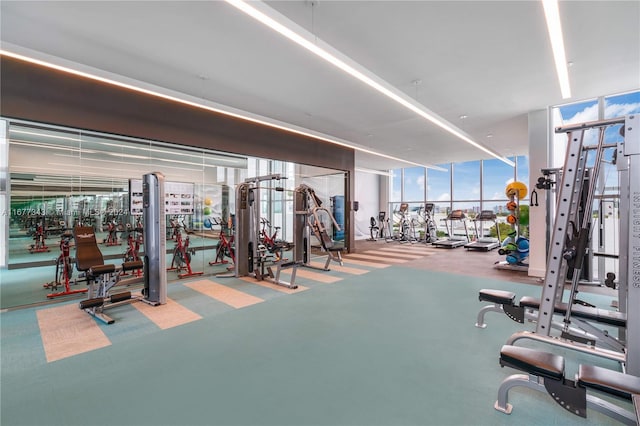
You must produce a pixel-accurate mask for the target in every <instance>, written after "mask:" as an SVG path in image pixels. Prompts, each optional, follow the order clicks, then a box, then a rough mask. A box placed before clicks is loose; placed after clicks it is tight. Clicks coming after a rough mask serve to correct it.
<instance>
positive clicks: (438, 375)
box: [0, 242, 615, 425]
mask: <svg viewBox="0 0 640 426" xmlns="http://www.w3.org/2000/svg"><path fill="white" fill-rule="evenodd" d="M497 260H501V256H499V255H498V253H497V252H496V251H493V252H489V253H485V252H467V251H465V250H464V249H462V248H458V249H453V250H448V249H437V248H433V247H426V246H424V245H418V244H416V245H399V244H395V243H389V244H386V243H383V242H375V243H374V242H359V243H358V254H353V255H347V256H345V267H344V268H339V267H333V268H332V271H330V272H323V273H318V272H316V271H310V270H303V269H300V270H299V274H298V278H297V283H298V284H299V285H300V286H301V288H300V289H298V290H295V291H291V290H287V289H284V288H282V287H275V286H269V285H259V283H256V282H254V281H253V280H241V279H235V278H231V279H222V278H215V277H197V278H194V279H191V280H188V281H177V282H171V283H170V285H169V286H168V296H169V298H170V302H169V303H168V304H167V305H163V306H161V307H156V308H145V306H146V305H143V304H141V303H133V304H130V305H123V306H120V307H117V308H114V309H112V310H110V311H108V313H109V315H110V316H112V317H113V318H114V319H115V320H116V322H115V323H114V324H112V325H104V324H102V323H99V322H97V321H95V320H94V319H93V318H91V317H89V316H88V315H86V314H84V313H82V312H81V311H79V309H77V301H69V302H61V303H57V304H55V305H47V306H41V307H31V308H26V309H20V310H15V311H9V312H3V313H2V314H1V315H0V319H1V324H0V326H1V331H2V340H1V343H2V346H1V349H2V351H1V354H0V355H1V359H0V360H1V364H2V371H1V379H2V385H1V390H2V392H1V403H2V406H1V408H2V410H1V417H0V423H1V424H2V425H406V424H412V425H502V424H504V425H540V424H545V425H551V424H558V425H571V424H576V425H578V424H580V425H585V424H586V425H596V424H598V425H601V424H614V422H613V421H612V420H611V419H609V418H607V417H605V416H602V415H600V414H599V413H596V412H594V411H589V413H588V414H589V418H588V419H586V420H584V419H582V418H579V417H575V416H573V415H571V414H569V413H567V412H566V411H564V409H562V408H561V407H560V406H558V405H557V404H555V403H554V402H553V401H552V400H551V398H550V397H549V396H548V395H543V394H541V393H538V392H534V391H532V390H529V389H525V388H516V389H514V390H513V391H512V392H511V403H512V404H513V405H514V409H513V413H512V414H511V415H505V414H502V413H499V412H497V411H496V410H494V409H493V403H494V401H495V399H496V394H497V389H498V386H499V384H500V382H501V381H502V379H504V378H505V377H506V376H508V375H510V374H514V373H516V371H514V370H511V369H509V368H505V369H502V368H500V366H499V365H498V354H499V351H500V347H501V346H502V345H503V344H504V342H505V340H506V339H507V338H508V337H509V336H510V335H511V334H512V333H514V332H516V331H520V330H522V329H531V328H532V326H531V325H530V324H529V325H527V324H525V325H522V324H516V323H514V322H512V321H510V320H508V319H507V318H506V317H505V316H501V315H499V314H497V313H490V314H488V315H487V318H486V320H487V323H488V327H487V328H486V329H478V328H476V327H474V323H475V320H476V315H477V313H478V310H479V309H480V308H481V307H482V306H483V305H482V304H481V303H480V302H478V297H477V296H478V290H479V289H481V288H496V289H502V290H510V291H514V292H515V293H516V294H518V296H522V295H532V296H539V294H540V291H541V290H540V287H539V283H538V282H537V280H534V279H530V278H528V277H526V274H523V273H514V272H509V271H498V270H494V269H493V263H494V262H495V261H497ZM318 261H321V259H318ZM614 296H615V295H614V294H613V293H612V292H611V291H610V290H608V289H601V288H595V287H593V288H586V289H584V291H583V293H582V294H581V297H582V298H583V299H585V300H587V301H589V302H591V303H594V304H596V305H598V306H599V307H603V308H606V307H608V306H609V305H610V303H611V301H612V299H613V298H614ZM526 345H527V346H529V347H536V346H535V345H534V344H533V343H527V344H526ZM549 350H551V351H553V352H554V353H557V354H560V355H564V356H565V357H566V359H567V375H568V376H569V377H571V376H572V375H573V373H574V372H575V371H576V370H577V364H578V363H580V362H584V363H591V364H596V365H601V366H604V367H608V368H615V365H613V363H612V362H609V361H606V360H603V359H600V358H595V357H592V356H589V355H584V354H577V353H573V352H566V351H563V350H561V349H559V348H552V349H549Z"/></svg>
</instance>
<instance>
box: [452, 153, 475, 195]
mask: <svg viewBox="0 0 640 426" xmlns="http://www.w3.org/2000/svg"><path fill="white" fill-rule="evenodd" d="M453 199H454V200H480V161H467V162H465V163H455V164H454V166H453Z"/></svg>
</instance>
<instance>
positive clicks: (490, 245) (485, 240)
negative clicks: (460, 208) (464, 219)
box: [464, 210, 502, 251]
mask: <svg viewBox="0 0 640 426" xmlns="http://www.w3.org/2000/svg"><path fill="white" fill-rule="evenodd" d="M472 221H473V228H474V230H475V232H476V240H475V241H472V242H470V243H467V244H465V245H464V248H466V249H473V250H482V251H490V250H493V249H495V248H498V247H500V241H502V239H501V238H500V227H499V226H498V221H497V220H496V214H495V213H494V212H493V211H492V210H482V211H481V212H480V214H479V215H478V216H476V217H475V218H473V219H472ZM484 222H493V226H495V227H496V235H497V238H491V237H485V236H484V226H483V223H484ZM478 223H480V227H479V228H478Z"/></svg>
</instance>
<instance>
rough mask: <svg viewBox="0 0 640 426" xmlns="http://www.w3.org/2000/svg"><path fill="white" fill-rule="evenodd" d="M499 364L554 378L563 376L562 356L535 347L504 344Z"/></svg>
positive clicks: (560, 378)
mask: <svg viewBox="0 0 640 426" xmlns="http://www.w3.org/2000/svg"><path fill="white" fill-rule="evenodd" d="M500 365H501V366H503V367H505V366H507V367H512V368H515V369H517V370H521V371H524V372H526V373H530V374H534V375H536V376H542V377H548V378H550V379H554V380H562V379H563V378H564V358H563V357H561V356H558V355H554V354H551V353H549V352H543V351H538V350H535V349H529V348H521V347H519V346H511V345H504V346H503V347H502V349H500Z"/></svg>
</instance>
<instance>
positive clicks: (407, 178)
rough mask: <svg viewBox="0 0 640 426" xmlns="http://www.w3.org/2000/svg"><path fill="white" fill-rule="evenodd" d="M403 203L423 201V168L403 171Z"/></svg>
mask: <svg viewBox="0 0 640 426" xmlns="http://www.w3.org/2000/svg"><path fill="white" fill-rule="evenodd" d="M403 181H404V182H403V183H404V192H403V193H402V194H403V201H418V202H419V201H422V200H424V199H425V168H424V167H411V168H408V169H404V179H403Z"/></svg>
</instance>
